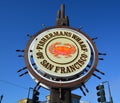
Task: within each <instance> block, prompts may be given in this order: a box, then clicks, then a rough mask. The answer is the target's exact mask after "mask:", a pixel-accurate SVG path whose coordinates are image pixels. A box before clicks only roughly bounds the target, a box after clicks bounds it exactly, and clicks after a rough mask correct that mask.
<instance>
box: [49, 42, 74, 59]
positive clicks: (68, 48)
mask: <svg viewBox="0 0 120 103" xmlns="http://www.w3.org/2000/svg"><path fill="white" fill-rule="evenodd" d="M49 52H50V53H51V54H53V55H54V56H55V57H58V56H59V55H63V56H65V57H66V58H67V57H70V56H71V54H74V53H75V52H76V48H75V47H74V46H73V45H72V44H69V43H65V44H62V43H61V42H56V43H54V44H52V45H51V46H50V47H49Z"/></svg>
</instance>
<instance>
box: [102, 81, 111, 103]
mask: <svg viewBox="0 0 120 103" xmlns="http://www.w3.org/2000/svg"><path fill="white" fill-rule="evenodd" d="M105 83H107V85H108V93H109V100H110V102H109V103H113V99H112V95H111V91H110V84H109V82H108V81H104V82H102V84H105Z"/></svg>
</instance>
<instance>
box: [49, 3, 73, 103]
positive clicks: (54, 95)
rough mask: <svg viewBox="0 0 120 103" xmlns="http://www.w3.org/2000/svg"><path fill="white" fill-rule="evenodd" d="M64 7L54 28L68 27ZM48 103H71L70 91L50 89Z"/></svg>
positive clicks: (62, 6) (66, 89) (59, 11)
mask: <svg viewBox="0 0 120 103" xmlns="http://www.w3.org/2000/svg"><path fill="white" fill-rule="evenodd" d="M64 8H65V7H64V5H63V4H62V5H61V10H58V14H57V18H56V26H69V20H68V16H65V9H64ZM50 103H71V90H70V89H69V88H64V89H63V88H59V89H56V88H51V89H50Z"/></svg>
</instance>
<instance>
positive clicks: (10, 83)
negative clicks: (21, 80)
mask: <svg viewBox="0 0 120 103" xmlns="http://www.w3.org/2000/svg"><path fill="white" fill-rule="evenodd" d="M0 82H2V83H4V84H9V85H12V86H15V87H19V88H23V89H25V90H28V88H26V87H24V86H21V85H18V84H15V83H12V82H9V81H6V80H0Z"/></svg>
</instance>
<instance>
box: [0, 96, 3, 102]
mask: <svg viewBox="0 0 120 103" xmlns="http://www.w3.org/2000/svg"><path fill="white" fill-rule="evenodd" d="M2 99H3V95H1V96H0V103H2Z"/></svg>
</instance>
